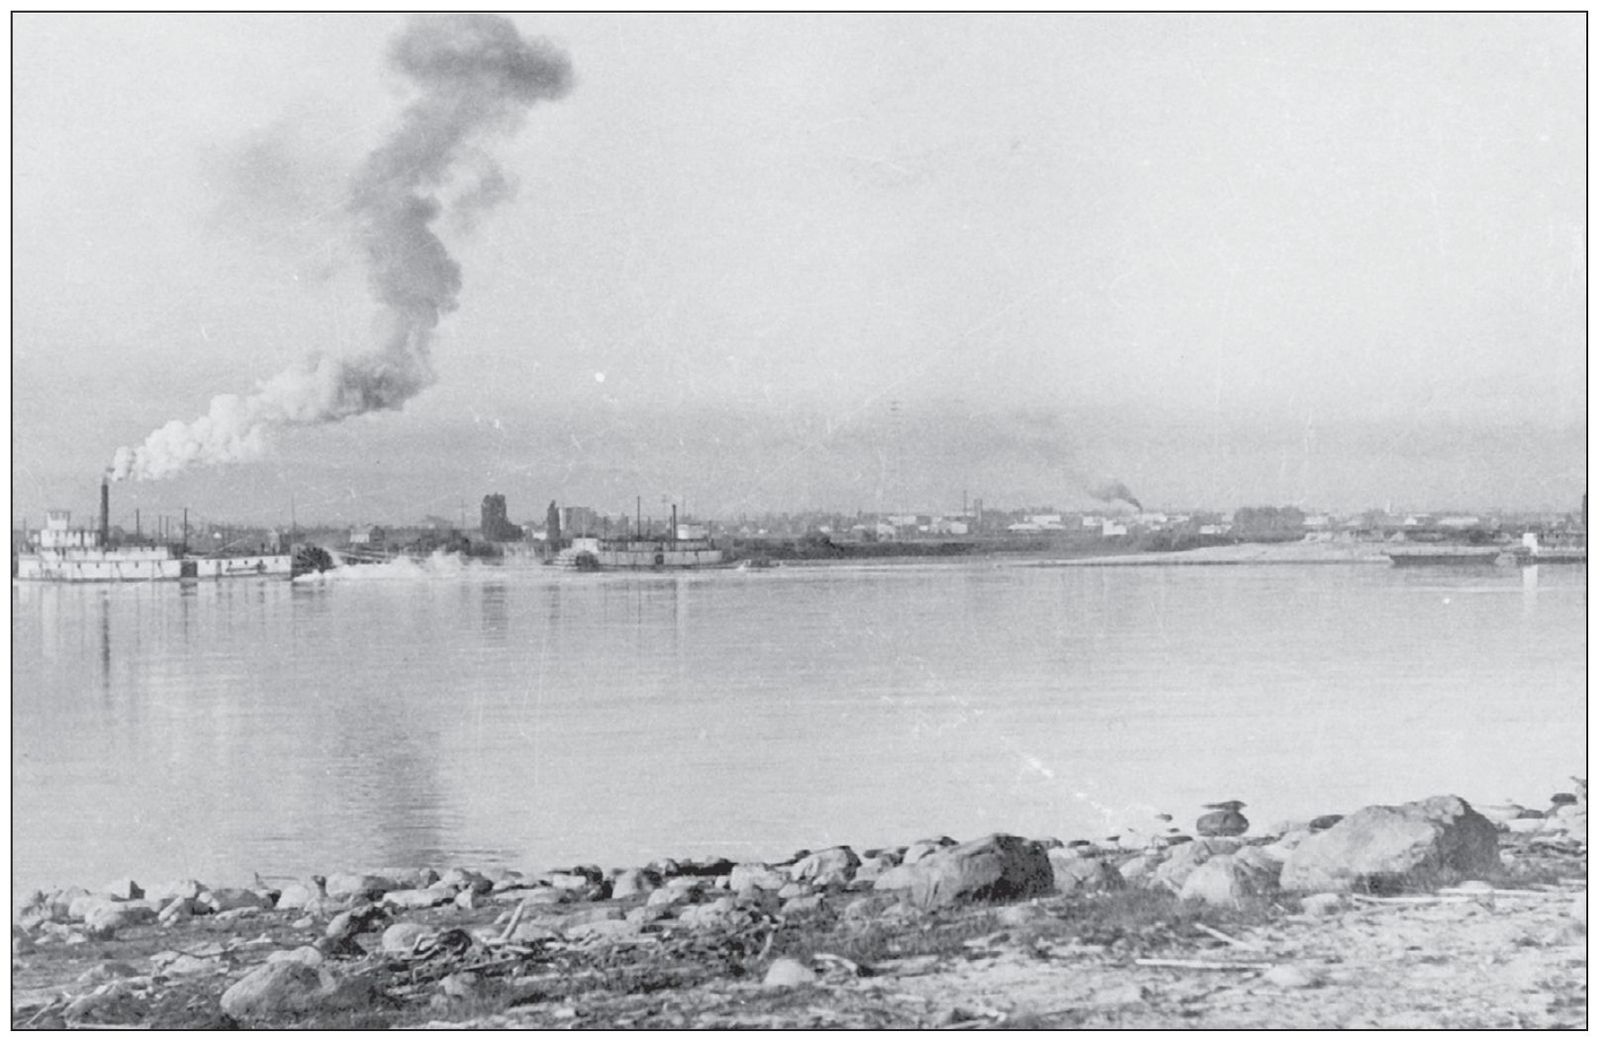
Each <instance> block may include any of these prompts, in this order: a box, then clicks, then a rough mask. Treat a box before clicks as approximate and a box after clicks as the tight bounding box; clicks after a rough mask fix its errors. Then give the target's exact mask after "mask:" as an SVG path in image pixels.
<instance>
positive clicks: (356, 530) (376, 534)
mask: <svg viewBox="0 0 1610 1039" xmlns="http://www.w3.org/2000/svg"><path fill="white" fill-rule="evenodd" d="M385 540H386V532H385V530H384V529H382V528H380V527H353V528H352V532H351V533H350V534H348V535H347V543H348V544H351V545H380V544H384V543H385Z"/></svg>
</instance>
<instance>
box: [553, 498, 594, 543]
mask: <svg viewBox="0 0 1610 1039" xmlns="http://www.w3.org/2000/svg"><path fill="white" fill-rule="evenodd" d="M598 527H599V522H598V513H596V512H594V511H593V510H592V509H590V508H588V507H587V506H585V505H566V506H565V507H564V508H562V509H560V510H559V529H560V530H561V531H563V532H564V533H566V534H569V535H570V536H571V537H576V536H577V535H584V534H591V533H592V532H593V531H595V530H597V529H598Z"/></svg>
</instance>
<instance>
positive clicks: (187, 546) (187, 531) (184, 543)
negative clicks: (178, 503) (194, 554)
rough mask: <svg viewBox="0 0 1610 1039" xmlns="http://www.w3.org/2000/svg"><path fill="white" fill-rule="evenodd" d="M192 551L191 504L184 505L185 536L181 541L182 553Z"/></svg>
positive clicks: (180, 550) (180, 549)
mask: <svg viewBox="0 0 1610 1039" xmlns="http://www.w3.org/2000/svg"><path fill="white" fill-rule="evenodd" d="M188 551H190V506H188V505H186V506H185V507H184V537H183V539H181V540H180V542H179V552H180V553H181V554H183V553H185V552H188Z"/></svg>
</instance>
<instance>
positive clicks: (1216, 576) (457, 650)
mask: <svg viewBox="0 0 1610 1039" xmlns="http://www.w3.org/2000/svg"><path fill="white" fill-rule="evenodd" d="M1586 610H1587V579H1586V569H1585V568H1583V567H1576V566H1558V567H1541V568H1531V569H1529V570H1525V571H1522V570H1514V569H1500V568H1496V567H1493V568H1485V569H1468V570H1460V571H1448V572H1436V571H1429V570H1427V571H1410V570H1397V569H1393V568H1391V567H1387V566H1373V565H1354V566H1346V565H1340V566H1338V565H1332V566H1213V567H1140V568H1118V567H1075V566H1068V565H1045V564H1033V563H1028V562H1020V561H1013V562H980V563H949V564H906V565H899V564H888V565H877V566H872V565H867V566H820V567H785V568H777V569H773V570H764V571H755V572H740V571H732V570H726V571H707V572H701V573H691V574H683V575H651V574H580V573H574V572H561V571H556V570H554V569H553V568H544V567H540V566H535V565H527V566H520V567H516V566H513V565H510V566H503V567H499V566H493V565H486V564H477V563H472V564H462V563H459V562H457V561H454V560H434V561H431V562H429V563H427V564H423V565H420V564H413V563H406V562H399V563H393V564H389V565H386V566H381V567H363V568H354V569H351V570H348V571H345V572H340V573H338V574H335V575H331V576H329V577H327V578H326V579H324V580H322V581H320V582H316V583H313V584H303V583H301V582H298V583H297V584H294V585H293V584H290V583H287V582H283V581H278V582H271V581H264V580H243V581H236V582H221V583H202V584H196V585H183V586H181V585H177V584H153V585H143V586H88V585H80V586H30V585H18V584H14V585H13V588H12V867H13V875H12V890H13V893H14V894H15V893H17V892H20V891H25V890H28V889H31V888H33V887H37V886H47V887H48V886H51V885H58V884H68V883H81V884H85V885H86V886H99V885H101V884H104V883H106V882H108V881H110V880H112V879H114V878H117V877H122V876H133V877H134V878H135V879H137V880H141V881H156V880H161V879H169V878H176V877H183V876H193V877H197V878H199V879H202V880H204V881H207V882H210V883H239V882H243V881H245V880H248V879H249V878H250V877H251V875H252V872H253V871H261V872H262V873H263V874H264V875H265V876H291V875H300V874H306V873H308V872H310V871H324V872H329V871H335V870H340V869H352V868H366V867H378V866H386V865H443V864H464V865H469V866H496V865H509V866H514V867H516V868H528V867H534V866H541V865H555V866H557V865H568V864H573V863H576V862H593V863H598V864H601V865H603V866H606V867H608V866H611V865H629V864H640V863H642V862H645V861H648V860H650V859H653V858H657V857H660V856H662V855H672V856H678V857H680V856H684V855H691V856H694V857H699V856H704V855H715V854H720V855H726V856H728V857H730V858H733V859H739V860H741V859H746V858H753V857H771V856H782V855H786V854H788V853H789V852H792V851H794V850H795V849H798V848H802V847H820V846H823V845H826V844H838V843H849V844H852V845H855V846H858V847H860V846H866V845H878V844H883V845H888V844H896V843H906V842H908V841H910V840H913V839H916V838H918V837H922V836H933V835H937V834H940V833H945V834H949V835H951V836H953V837H956V838H958V839H962V840H965V839H968V838H970V837H975V836H980V835H982V834H985V833H988V832H991V831H997V830H999V831H1008V832H1013V833H1018V834H1022V835H1025V836H1035V837H1041V836H1060V837H1064V838H1071V837H1079V836H1085V837H1103V836H1107V835H1109V834H1113V833H1119V832H1122V831H1123V830H1124V829H1125V828H1126V827H1132V828H1137V829H1141V830H1146V829H1148V828H1149V827H1154V826H1156V825H1157V823H1156V822H1155V820H1154V818H1153V817H1154V816H1155V814H1156V813H1158V812H1165V811H1166V812H1172V813H1174V814H1175V815H1176V816H1177V817H1178V818H1179V819H1180V820H1181V821H1182V824H1183V825H1185V826H1187V827H1188V826H1189V825H1190V823H1189V820H1191V819H1193V818H1194V817H1195V815H1196V814H1199V809H1198V807H1197V806H1199V805H1201V804H1203V803H1204V802H1209V801H1216V800H1222V799H1227V798H1232V797H1234V798H1238V799H1240V800H1242V801H1246V802H1247V803H1248V804H1249V806H1250V807H1249V808H1248V809H1247V810H1246V814H1247V815H1248V816H1249V817H1250V818H1251V820H1252V822H1253V825H1254V826H1258V825H1260V824H1265V823H1269V822H1273V821H1275V820H1277V819H1280V818H1284V817H1289V816H1302V817H1305V818H1306V817H1308V816H1312V815H1317V814H1321V813H1325V812H1332V811H1337V812H1344V811H1348V810H1350V809H1353V808H1357V807H1360V806H1362V805H1365V804H1369V803H1380V802H1399V801H1404V800H1410V799H1416V798H1420V797H1426V796H1430V795H1433V794H1442V793H1457V794H1460V795H1462V796H1464V797H1466V798H1467V799H1469V800H1471V801H1473V802H1476V803H1483V802H1495V801H1502V800H1507V799H1510V798H1514V799H1518V800H1519V801H1521V802H1522V803H1526V804H1544V805H1546V804H1547V801H1548V796H1549V794H1551V793H1552V792H1554V791H1556V790H1560V789H1567V788H1568V787H1569V781H1568V779H1567V777H1568V776H1570V775H1573V774H1574V775H1582V774H1584V773H1583V772H1582V771H1581V770H1582V769H1584V768H1585V763H1586V756H1587V747H1586V743H1587V736H1586V720H1585V714H1586V698H1587V685H1586V669H1587V624H1586Z"/></svg>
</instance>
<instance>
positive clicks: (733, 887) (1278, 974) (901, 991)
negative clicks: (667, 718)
mask: <svg viewBox="0 0 1610 1039" xmlns="http://www.w3.org/2000/svg"><path fill="white" fill-rule="evenodd" d="M1234 804H1235V803H1234V802H1231V803H1230V805H1231V806H1234ZM1213 815H1214V816H1215V817H1216V818H1212V819H1210V818H1209V817H1204V819H1203V820H1202V821H1201V822H1202V825H1201V829H1203V830H1208V831H1213V832H1219V833H1220V834H1221V835H1218V836H1202V835H1200V834H1198V833H1196V832H1190V833H1183V832H1180V831H1179V830H1177V829H1174V828H1172V827H1169V828H1165V827H1164V826H1163V825H1161V824H1160V826H1159V832H1157V833H1156V834H1153V835H1149V836H1146V837H1140V836H1137V835H1133V834H1130V835H1126V836H1125V837H1122V838H1108V839H1102V840H1083V839H1076V840H1066V841H1064V840H1059V839H1027V838H1024V837H1019V836H1011V835H1005V834H993V835H989V836H986V837H981V838H978V839H975V840H970V841H967V842H965V843H958V842H956V841H954V840H951V839H950V838H948V837H937V838H932V839H925V840H919V841H915V842H913V843H911V844H909V845H906V846H902V847H892V848H873V849H861V850H856V849H851V848H849V847H832V848H823V849H817V850H814V851H801V852H799V853H797V854H796V855H794V856H792V857H790V858H789V859H788V860H787V861H783V862H772V863H758V862H749V863H734V862H730V861H726V860H721V859H715V860H705V861H691V860H670V859H662V860H659V861H656V862H651V863H647V864H644V865H641V866H636V867H630V868H622V869H614V870H610V871H605V870H603V869H600V868H598V867H596V866H590V865H579V866H574V867H571V868H568V869H560V870H547V871H541V872H532V873H521V872H517V871H513V870H506V869H503V870H493V871H486V872H478V871H475V870H471V869H464V868H453V869H447V870H445V871H440V872H439V871H437V870H434V869H383V870H375V871H373V872H368V873H362V874H332V875H330V876H328V877H324V876H317V877H310V878H307V879H306V880H300V881H289V882H284V883H278V884H276V883H269V882H266V881H265V882H259V883H258V884H256V885H255V886H253V887H250V888H218V889H211V888H208V887H207V886H206V885H204V884H201V883H198V882H196V881H194V880H176V881H168V882H164V883H160V884H157V883H151V884H141V883H137V882H135V881H134V880H128V879H125V880H120V881H117V882H116V883H114V884H112V885H110V886H109V887H108V888H106V889H104V890H101V891H86V890H83V889H68V890H59V891H55V892H51V893H45V892H36V893H35V894H33V895H32V896H30V897H29V898H27V899H25V900H24V901H23V902H22V904H20V905H18V906H16V907H15V908H14V922H13V926H12V1026H13V1027H14V1028H64V1027H89V1028H96V1027H102V1028H104V1027H129V1026H134V1027H153V1028H164V1027H230V1026H235V1025H248V1026H267V1027H288V1026H303V1027H307V1026H311V1027H328V1028H376V1027H426V1026H439V1027H453V1028H460V1027H515V1028H564V1027H580V1028H649V1027H669V1028H706V1027H751V1028H752V1027H787V1028H804V1027H862V1028H887V1027H895V1028H917V1027H936V1028H981V1027H1014V1026H1048V1027H1127V1028H1150V1027H1163V1028H1168V1027H1223V1028H1245V1027H1280V1028H1333V1027H1424V1028H1467V1027H1476V1028H1482V1027H1515V1026H1518V1027H1523V1028H1541V1027H1561V1026H1563V1027H1580V1026H1582V1025H1584V1024H1585V1022H1586V991H1587V975H1586V947H1585V936H1586V928H1587V916H1586V890H1587V874H1586V861H1587V858H1586V856H1587V843H1586V838H1587V833H1586V820H1587V790H1586V786H1585V784H1582V783H1580V782H1579V783H1577V784H1576V787H1575V789H1574V790H1572V791H1570V792H1565V793H1562V794H1559V795H1556V797H1555V799H1554V804H1553V805H1551V806H1550V807H1549V808H1547V809H1526V808H1522V807H1519V806H1515V805H1505V806H1482V807H1480V808H1475V807H1472V806H1471V805H1469V804H1468V803H1466V802H1465V801H1463V800H1462V799H1460V798H1458V797H1453V796H1440V797H1432V798H1429V799H1427V800H1424V801H1418V802H1412V803H1409V804H1405V805H1396V806H1371V807H1367V808H1363V809H1361V810H1359V811H1356V812H1353V813H1351V814H1348V815H1345V816H1339V815H1330V816H1323V817H1318V818H1315V819H1312V820H1299V821H1293V822H1290V823H1286V824H1282V825H1280V826H1276V827H1272V828H1271V829H1270V830H1269V831H1268V832H1264V833H1258V834H1253V833H1245V832H1243V833H1232V832H1228V831H1234V830H1235V829H1236V826H1235V825H1233V824H1234V822H1235V821H1236V820H1237V819H1239V818H1240V817H1239V815H1238V814H1237V809H1236V807H1229V808H1228V811H1227V812H1226V811H1224V810H1223V809H1221V810H1220V811H1219V812H1216V813H1213ZM1241 825H1242V827H1243V828H1244V820H1241ZM1194 829H1195V828H1193V830H1194Z"/></svg>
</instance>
